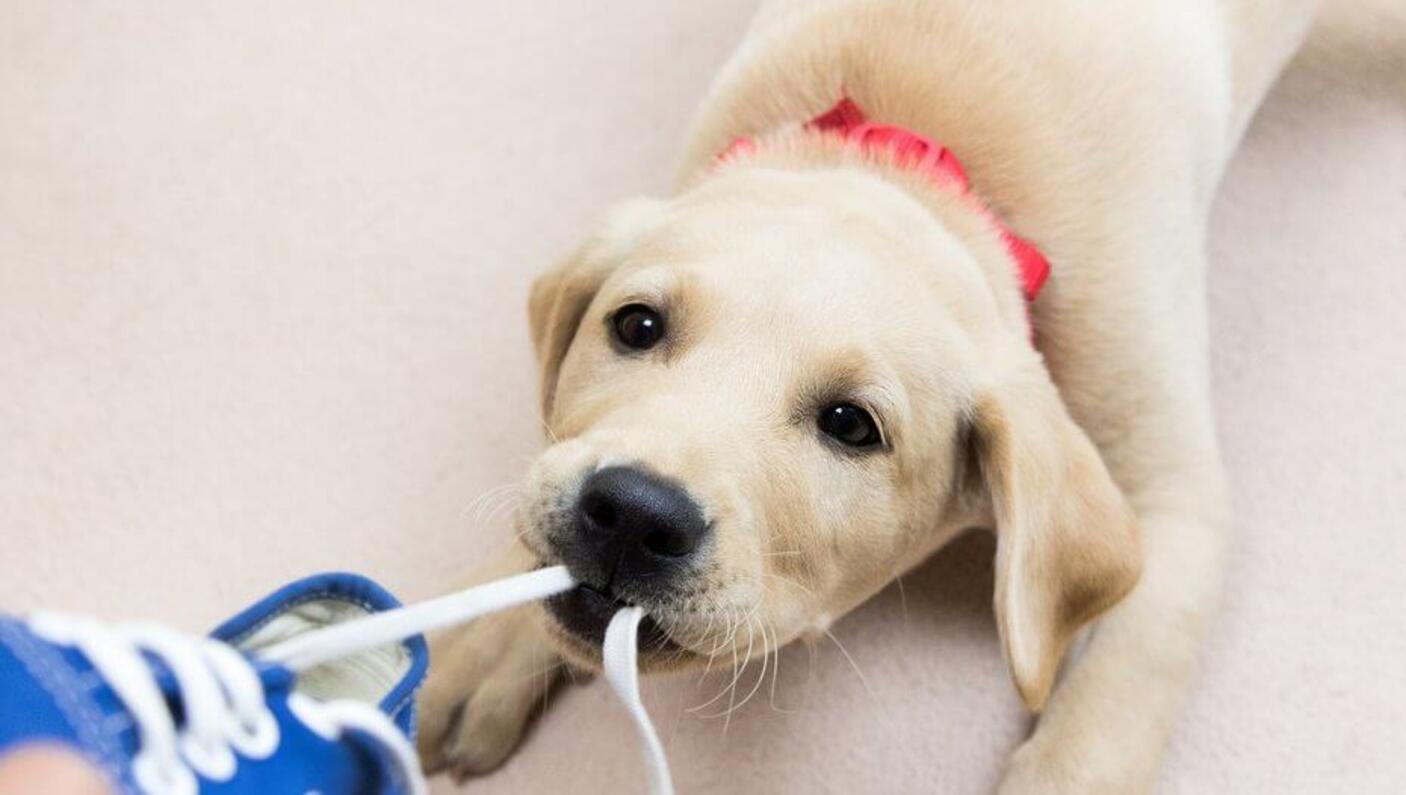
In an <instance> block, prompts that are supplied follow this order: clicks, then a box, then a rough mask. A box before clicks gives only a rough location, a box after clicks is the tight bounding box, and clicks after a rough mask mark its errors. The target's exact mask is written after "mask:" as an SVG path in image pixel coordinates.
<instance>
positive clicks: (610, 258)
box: [527, 198, 662, 418]
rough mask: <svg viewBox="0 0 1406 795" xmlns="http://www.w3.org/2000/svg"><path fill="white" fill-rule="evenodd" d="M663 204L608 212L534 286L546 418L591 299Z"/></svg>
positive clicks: (531, 313) (530, 309)
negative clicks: (590, 234) (586, 237)
mask: <svg viewBox="0 0 1406 795" xmlns="http://www.w3.org/2000/svg"><path fill="white" fill-rule="evenodd" d="M661 206H662V203H661V202H659V201H658V200H656V199H645V198H640V199H632V200H629V201H626V202H622V203H621V204H619V205H617V206H616V207H614V208H613V209H611V210H610V212H609V213H607V215H606V218H605V222H604V223H603V225H602V227H601V229H600V230H599V232H598V233H597V234H596V235H594V236H593V237H592V238H591V239H590V240H588V241H586V243H585V244H583V245H582V246H581V247H580V248H579V249H577V250H576V251H575V252H573V253H572V254H571V255H570V256H568V257H566V258H565V259H564V260H562V261H561V262H559V263H558V264H557V265H556V267H554V268H552V269H551V270H550V271H548V272H546V273H544V274H542V275H541V276H539V277H538V278H537V280H536V281H535V282H533V283H532V292H531V294H530V295H529V296H528V299H527V321H528V323H529V325H530V326H531V334H532V347H533V350H535V351H536V353H537V363H538V367H539V368H540V371H541V381H540V394H541V399H542V416H543V418H547V417H549V416H550V415H551V411H552V401H553V399H554V397H555V395H556V387H557V375H558V374H559V373H560V372H561V363H562V360H563V359H565V358H566V352H567V351H568V350H570V348H571V340H572V339H573V338H575V336H576V330H577V328H579V327H580V325H581V318H582V317H583V316H584V315H585V314H586V309H587V308H588V307H590V305H591V300H592V299H593V298H595V296H596V292H597V291H598V290H600V286H601V284H603V283H604V282H605V279H606V277H607V276H608V275H610V272H611V271H612V270H614V269H615V266H616V265H617V264H618V263H619V261H620V259H621V257H622V256H623V253H624V251H623V249H624V248H625V247H626V246H627V245H628V243H629V242H630V241H631V240H632V239H633V238H634V236H635V235H636V234H638V232H639V231H640V230H641V229H643V228H645V227H646V226H647V224H648V223H649V220H650V219H651V218H653V217H655V216H656V215H657V212H658V208H659V207H661Z"/></svg>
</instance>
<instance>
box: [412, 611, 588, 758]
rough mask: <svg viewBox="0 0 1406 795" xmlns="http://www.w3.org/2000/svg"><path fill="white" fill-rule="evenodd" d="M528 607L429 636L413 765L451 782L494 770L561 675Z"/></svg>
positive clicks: (515, 746)
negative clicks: (427, 671) (450, 777)
mask: <svg viewBox="0 0 1406 795" xmlns="http://www.w3.org/2000/svg"><path fill="white" fill-rule="evenodd" d="M536 609H538V608H536V607H535V606H528V607H522V608H517V609H515V610H510V611H507V612H504V613H500V614H498V615H494V616H489V617H487V618H484V619H481V620H479V621H477V622H475V623H473V624H470V625H468V626H465V627H462V628H458V629H455V630H450V631H449V632H446V633H443V634H440V635H436V636H434V637H432V638H431V639H430V676H429V680H428V681H427V682H426V683H425V687H424V688H423V690H422V691H421V693H420V731H419V736H418V741H417V742H418V746H419V752H420V761H421V764H423V765H424V767H425V771H426V772H427V773H435V772H438V771H440V770H448V771H449V772H450V773H451V774H452V775H453V776H454V777H455V778H458V779H464V778H466V777H468V776H474V775H479V774H482V773H486V772H488V771H490V770H493V769H494V768H496V767H498V766H499V765H501V764H502V763H503V762H504V761H505V760H506V759H507V758H508V757H509V756H510V755H511V754H512V752H513V750H514V749H516V748H517V746H518V743H519V742H520V741H521V740H522V735H523V732H524V730H525V729H526V728H527V725H528V723H529V721H530V719H531V718H532V717H533V715H534V714H536V713H537V712H538V710H539V709H540V707H541V706H542V704H543V702H544V701H545V699H546V696H547V693H548V691H549V690H550V689H551V687H552V685H553V683H554V682H556V680H557V679H559V677H560V676H561V673H562V666H563V662H562V660H561V658H560V657H559V656H558V655H557V653H556V652H555V651H554V650H553V649H552V648H551V646H550V644H549V642H548V640H547V636H546V631H545V630H544V629H543V628H542V626H541V624H540V623H539V621H540V617H539V616H537V615H536V614H535V613H534V612H533V611H534V610H536Z"/></svg>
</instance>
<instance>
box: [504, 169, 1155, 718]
mask: <svg viewBox="0 0 1406 795" xmlns="http://www.w3.org/2000/svg"><path fill="white" fill-rule="evenodd" d="M937 217H938V216H937V215H935V214H934V212H933V208H932V207H928V206H925V205H923V204H920V203H919V202H918V200H916V199H914V198H913V197H912V195H910V194H909V193H907V192H905V191H903V190H900V189H899V188H897V187H895V186H894V185H893V184H892V183H891V182H887V181H884V180H882V179H879V178H877V177H875V176H873V175H872V174H870V173H864V172H861V171H858V170H853V169H843V168H838V169H829V170H820V171H812V170H806V171H798V170H792V169H788V168H785V167H747V168H741V167H735V168H728V169H725V170H724V171H723V172H721V173H718V174H716V175H713V176H711V177H710V178H709V179H707V180H706V181H704V182H703V183H701V184H699V185H697V186H695V187H693V188H692V189H691V190H689V191H687V192H685V193H683V194H682V195H680V196H679V197H677V198H675V199H672V200H669V201H655V200H636V201H633V202H629V203H626V204H624V205H622V206H620V207H618V208H616V209H615V210H614V211H613V212H612V213H611V214H610V215H609V217H608V218H607V219H606V221H605V223H604V224H603V225H602V227H601V228H600V230H599V231H598V232H597V233H596V234H595V235H594V236H593V237H592V238H591V239H590V240H589V241H587V242H586V243H585V244H584V245H583V246H582V247H581V248H580V249H579V250H578V251H577V252H576V253H575V254H573V255H572V256H571V257H569V258H568V259H567V260H566V261H565V262H564V263H562V264H560V265H559V266H558V267H557V268H556V269H555V270H553V271H551V272H550V273H548V274H547V275H545V276H543V277H541V278H540V279H539V280H538V281H537V283H536V284H535V285H534V287H533V290H532V296H531V300H530V306H529V315H530V320H531V324H532V332H533V341H534V344H535V347H536V350H537V354H538V357H539V360H540V364H541V371H542V383H541V394H542V410H543V414H544V417H545V420H546V424H547V427H548V430H549V434H550V436H551V440H552V442H553V444H552V445H551V447H549V449H548V450H547V451H546V452H545V453H544V454H543V455H542V456H541V458H540V459H539V460H538V461H537V462H536V464H535V465H534V467H533V468H532V471H531V473H530V475H529V482H528V484H527V494H528V497H527V499H526V500H525V501H524V505H523V507H522V509H521V510H520V511H519V514H518V516H517V519H516V521H517V522H518V523H519V528H518V529H519V531H520V533H521V535H522V537H523V539H524V541H525V543H526V544H527V546H528V547H529V549H531V550H532V551H533V552H534V553H535V554H536V555H537V556H538V557H539V558H540V559H541V560H542V562H543V563H544V564H546V563H556V562H564V563H566V564H567V565H568V566H569V567H570V568H571V569H572V571H573V573H574V574H575V575H576V576H577V578H578V579H580V580H581V581H582V582H583V583H584V584H585V586H584V587H583V588H579V589H577V590H576V591H573V592H572V593H570V594H568V595H566V596H564V597H560V598H558V599H557V600H555V601H553V602H552V604H551V605H550V609H549V610H548V614H549V622H548V623H549V625H550V627H551V628H552V632H553V635H554V636H555V638H556V640H557V642H558V643H559V645H560V646H561V647H562V649H563V651H564V652H565V653H567V654H568V655H569V656H572V657H574V658H575V659H577V661H578V662H582V663H585V664H593V663H594V662H596V661H597V660H598V659H599V658H598V652H597V651H596V650H597V649H598V648H599V639H600V636H601V634H602V632H603V629H604V625H605V623H606V621H607V620H608V617H609V615H610V614H611V613H612V612H613V611H614V610H615V609H616V608H617V607H618V606H619V605H620V604H639V605H641V606H643V607H645V608H646V610H647V611H648V614H649V616H650V621H649V622H648V625H647V628H646V629H645V630H644V631H645V633H646V635H647V638H646V640H647V642H646V643H645V648H644V649H643V650H642V660H644V662H645V664H646V665H649V666H652V667H656V668H658V667H667V666H677V665H686V664H690V663H693V662H698V661H703V660H707V659H709V658H710V657H712V656H716V655H720V654H721V655H724V656H728V655H732V654H734V653H736V654H746V653H748V652H749V651H750V652H751V653H755V654H760V653H761V652H762V650H763V649H764V648H767V647H770V646H775V645H776V644H779V643H784V642H786V641H788V640H790V639H792V638H794V637H797V636H799V635H802V634H806V633H808V632H820V631H823V630H824V629H825V628H826V627H827V626H828V624H829V623H830V622H831V621H833V620H834V619H835V618H837V617H839V616H841V615H843V614H844V613H845V612H847V611H849V610H850V609H852V608H853V607H854V606H856V605H858V604H859V603H860V602H862V601H863V600H865V599H866V598H868V597H869V596H871V595H872V594H874V593H875V592H877V591H878V590H879V589H881V588H882V587H883V586H884V585H885V584H886V583H888V582H889V581H890V580H891V579H892V578H893V577H894V576H895V575H897V574H899V573H901V572H902V571H903V570H905V569H906V568H908V567H909V566H912V565H913V564H915V563H916V562H918V561H919V560H921V559H922V558H923V557H924V556H926V555H928V554H929V553H931V552H932V551H933V550H934V549H936V548H937V547H938V546H940V545H941V544H943V543H944V542H945V541H947V540H949V539H950V538H952V537H953V536H955V535H956V534H958V533H959V532H960V531H962V530H963V529H965V528H967V527H971V526H980V525H985V526H994V527H995V528H996V531H997V533H998V537H999V544H998V554H997V566H998V572H997V593H996V606H997V612H998V617H999V622H1000V628H1001V633H1002V636H1003V639H1004V644H1005V648H1006V653H1007V657H1008V660H1009V662H1010V665H1011V669H1012V673H1013V676H1014V678H1015V680H1016V683H1017V685H1018V687H1019V689H1020V692H1021V694H1022V696H1023V697H1024V699H1025V701H1026V702H1027V704H1029V705H1030V706H1031V707H1032V708H1034V709H1038V708H1039V706H1040V705H1041V704H1042V703H1043V701H1044V699H1045V697H1046V695H1047V694H1048V691H1049V688H1050V685H1051V682H1052V680H1053V677H1054V673H1055V669H1056V667H1057V665H1058V662H1059V659H1060V658H1061V656H1062V655H1063V652H1064V649H1065V647H1066V646H1067V644H1068V642H1069V640H1070V638H1071V637H1072V635H1073V634H1074V632H1076V631H1077V630H1078V628H1079V627H1080V626H1082V625H1083V624H1084V623H1085V622H1086V621H1088V620H1089V619H1090V618H1092V617H1093V616H1094V615H1096V614H1097V613H1098V612H1100V611H1102V610H1103V609H1105V608H1107V607H1108V606H1109V605H1111V604H1112V603H1114V602H1115V601H1116V600H1117V599H1118V598H1120V597H1121V596H1122V595H1123V594H1124V593H1125V592H1126V591H1127V590H1128V589H1129V588H1130V587H1131V586H1132V584H1133V582H1134V581H1135V580H1136V577H1137V571H1138V561H1139V558H1138V552H1137V543H1136V536H1135V533H1134V531H1133V526H1132V518H1131V513H1130V511H1129V509H1128V507H1127V506H1126V504H1125V502H1124V500H1123V498H1122V496H1121V494H1120V493H1119V491H1118V490H1117V488H1116V487H1115V486H1114V484H1113V483H1112V481H1111V479H1110V477H1109V475H1108V473H1107V471H1106V470H1105V469H1104V467H1103V464H1102V462H1101V461H1100V459H1099V457H1098V455H1097V453H1096V451H1095V449H1094V447H1093V445H1092V444H1091V443H1090V442H1089V440H1088V439H1087V438H1086V437H1085V436H1084V434H1083V433H1082V432H1081V431H1080V430H1079V429H1078V428H1077V427H1076V426H1075V425H1074V423H1073V422H1072V421H1071V420H1070V418H1069V416H1068V414H1067V412H1066V411H1065V408H1064V406H1063V405H1062V403H1061V402H1060V400H1059V397H1058V395H1057V393H1056V390H1055V388H1054V387H1053V385H1052V384H1051V382H1050V380H1049V377H1048V375H1047V373H1046V372H1045V370H1044V367H1043V363H1042V361H1041V359H1040V357H1039V355H1038V354H1037V353H1035V351H1034V350H1033V349H1032V348H1031V346H1030V344H1029V342H1028V340H1027V339H1026V337H1025V334H1026V329H1025V326H1024V320H1023V315H1021V314H1020V313H1022V312H1023V307H1022V306H1020V304H1019V298H1018V296H1016V293H1015V287H1014V282H1013V279H1014V277H1013V275H1011V274H1009V273H1006V274H1005V275H1004V278H1006V279H1009V280H1011V281H1010V282H1009V283H1006V284H1000V283H999V282H997V283H995V286H993V280H992V277H991V276H990V275H989V273H988V271H987V270H984V269H983V265H982V264H980V263H979V262H978V259H979V257H982V256H989V257H994V258H995V259H998V260H1002V261H1003V255H1002V254H1001V253H1000V250H999V243H998V242H996V240H995V239H994V235H992V234H991V233H990V232H989V231H986V230H984V229H983V230H981V231H979V232H977V233H975V237H973V236H972V235H965V237H966V238H968V240H967V242H965V243H963V242H959V241H958V239H957V238H956V237H955V236H954V235H953V234H952V233H950V232H949V231H948V228H947V227H946V226H944V225H943V224H941V223H939V222H938V220H937ZM958 223H961V222H960V221H959V222H958ZM972 223H976V222H972ZM983 235H984V236H986V237H982V236H983ZM987 238H989V239H987ZM973 239H974V240H976V241H977V242H976V243H975V245H976V246H977V247H978V249H980V247H982V246H985V247H986V248H985V249H981V250H977V249H973V248H972V246H973V243H972V240H973ZM974 252H975V253H974ZM1003 267H1007V268H1008V267H1009V266H1008V265H1003Z"/></svg>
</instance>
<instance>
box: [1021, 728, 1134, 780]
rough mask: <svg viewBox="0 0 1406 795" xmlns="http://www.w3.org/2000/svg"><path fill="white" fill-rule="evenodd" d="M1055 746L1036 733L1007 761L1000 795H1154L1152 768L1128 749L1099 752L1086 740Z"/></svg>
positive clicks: (1050, 740)
mask: <svg viewBox="0 0 1406 795" xmlns="http://www.w3.org/2000/svg"><path fill="white" fill-rule="evenodd" d="M1081 739H1082V741H1080V740H1074V741H1070V742H1065V743H1062V742H1056V741H1053V738H1046V737H1042V736H1041V735H1040V733H1039V732H1037V733H1036V735H1035V736H1034V737H1032V738H1031V739H1030V740H1028V741H1027V742H1026V743H1025V744H1024V745H1022V746H1021V747H1020V748H1019V749H1018V750H1017V751H1016V752H1015V754H1014V755H1013V756H1012V757H1011V760H1010V764H1009V765H1008V766H1007V768H1006V774H1005V776H1003V777H1002V779H1001V786H1000V788H999V789H998V790H997V792H998V795H1137V794H1138V793H1146V792H1151V791H1152V782H1151V778H1152V771H1153V770H1155V768H1151V767H1148V766H1146V765H1142V764H1138V763H1137V760H1136V759H1135V757H1136V756H1137V755H1136V754H1135V753H1134V752H1133V751H1132V749H1125V750H1124V751H1122V752H1120V751H1119V749H1118V748H1117V747H1112V746H1110V747H1108V748H1105V749H1103V751H1101V752H1099V751H1097V750H1096V749H1095V748H1093V747H1092V746H1093V745H1097V743H1091V742H1090V739H1091V738H1088V737H1085V738H1081Z"/></svg>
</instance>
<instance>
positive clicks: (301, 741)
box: [0, 574, 428, 795]
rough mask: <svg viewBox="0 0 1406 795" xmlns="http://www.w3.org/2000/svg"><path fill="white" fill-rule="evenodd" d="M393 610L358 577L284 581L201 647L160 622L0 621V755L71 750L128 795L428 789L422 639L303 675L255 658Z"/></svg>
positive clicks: (391, 601)
mask: <svg viewBox="0 0 1406 795" xmlns="http://www.w3.org/2000/svg"><path fill="white" fill-rule="evenodd" d="M398 605H399V603H398V602H397V601H396V600H395V598H394V597H392V596H391V595H390V594H389V593H387V592H386V591H385V590H383V589H382V588H381V587H380V586H378V585H376V584H375V583H373V582H371V581H370V580H367V579H365V578H362V577H358V576H355V575H348V574H327V575H320V576H317V577H311V578H308V579H305V580H301V581H299V582H296V583H293V584H292V585H288V586H286V587H284V588H282V589H280V590H278V591H277V592H275V593H273V594H272V595H270V596H268V597H267V598H265V599H263V600H261V601H259V602H258V603H257V604H255V605H254V606H252V607H250V608H249V609H247V610H245V611H243V612H242V613H240V614H239V615H237V616H235V617H234V618H232V619H230V620H229V621H227V622H225V623H224V624H222V625H221V626H220V627H219V628H218V629H216V630H215V633H214V636H213V638H208V639H207V638H192V637H188V636H184V635H181V634H179V633H177V632H174V631H172V630H170V629H167V628H165V627H162V626H159V625H156V624H122V625H105V624H102V623H99V622H97V621H93V620H90V619H83V618H73V617H68V616H60V615H55V614H42V613H41V614H36V615H34V616H31V617H29V618H28V619H22V618H14V617H8V616H0V755H3V754H4V753H5V752H6V751H8V750H10V749H11V748H14V747H16V746H19V745H22V744H26V743H29V742H49V743H60V744H64V745H67V746H69V747H71V748H73V749H75V750H76V751H77V752H79V753H80V754H82V755H83V756H84V757H85V758H86V759H88V760H89V761H90V762H91V763H92V764H93V765H94V766H96V767H98V768H99V769H101V770H103V771H104V772H105V773H106V774H107V777H108V778H109V779H110V780H111V781H112V782H113V784H114V785H115V786H116V787H117V789H118V790H119V791H120V792H123V793H146V794H147V795H245V793H249V794H250V795H254V794H257V795H275V794H276V793H298V795H301V794H302V793H308V792H317V793H320V794H321V795H341V794H342V793H348V794H350V793H368V794H370V793H375V794H377V795H403V794H404V793H421V792H423V791H424V789H425V785H424V779H423V776H422V774H421V773H420V769H419V765H418V763H417V761H416V759H415V755H414V751H413V749H412V745H411V739H412V734H413V729H414V723H415V712H414V695H415V690H416V689H417V688H418V687H419V685H420V682H421V680H423V678H424V675H425V670H426V667H427V666H428V652H427V650H426V647H425V642H424V639H423V638H421V637H419V636H415V637H413V638H410V639H408V640H404V641H400V642H396V643H390V644H388V645H385V646H381V647H378V648H375V649H372V650H370V651H365V652H361V653H358V654H353V655H350V656H348V657H346V658H343V659H340V660H336V661H334V662H331V663H325V664H322V665H318V666H316V667H313V668H310V669H308V670H305V671H303V672H301V673H299V674H296V675H295V674H294V673H293V672H292V671H290V670H289V669H288V668H284V667H282V666H278V665H274V664H271V663H267V662H263V661H260V660H258V658H257V654H258V653H259V651H260V650H262V649H266V648H270V647H273V646H275V645H276V644H278V643H280V642H282V641H285V640H288V639H289V638H294V637H297V636H299V635H302V634H303V633H306V632H309V631H311V630H314V629H319V628H322V627H325V626H329V625H332V624H338V623H342V622H344V621H348V620H351V619H354V618H360V617H362V616H365V615H368V614H370V613H375V612H380V611H383V610H387V609H390V608H393V607H397V606H398Z"/></svg>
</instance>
